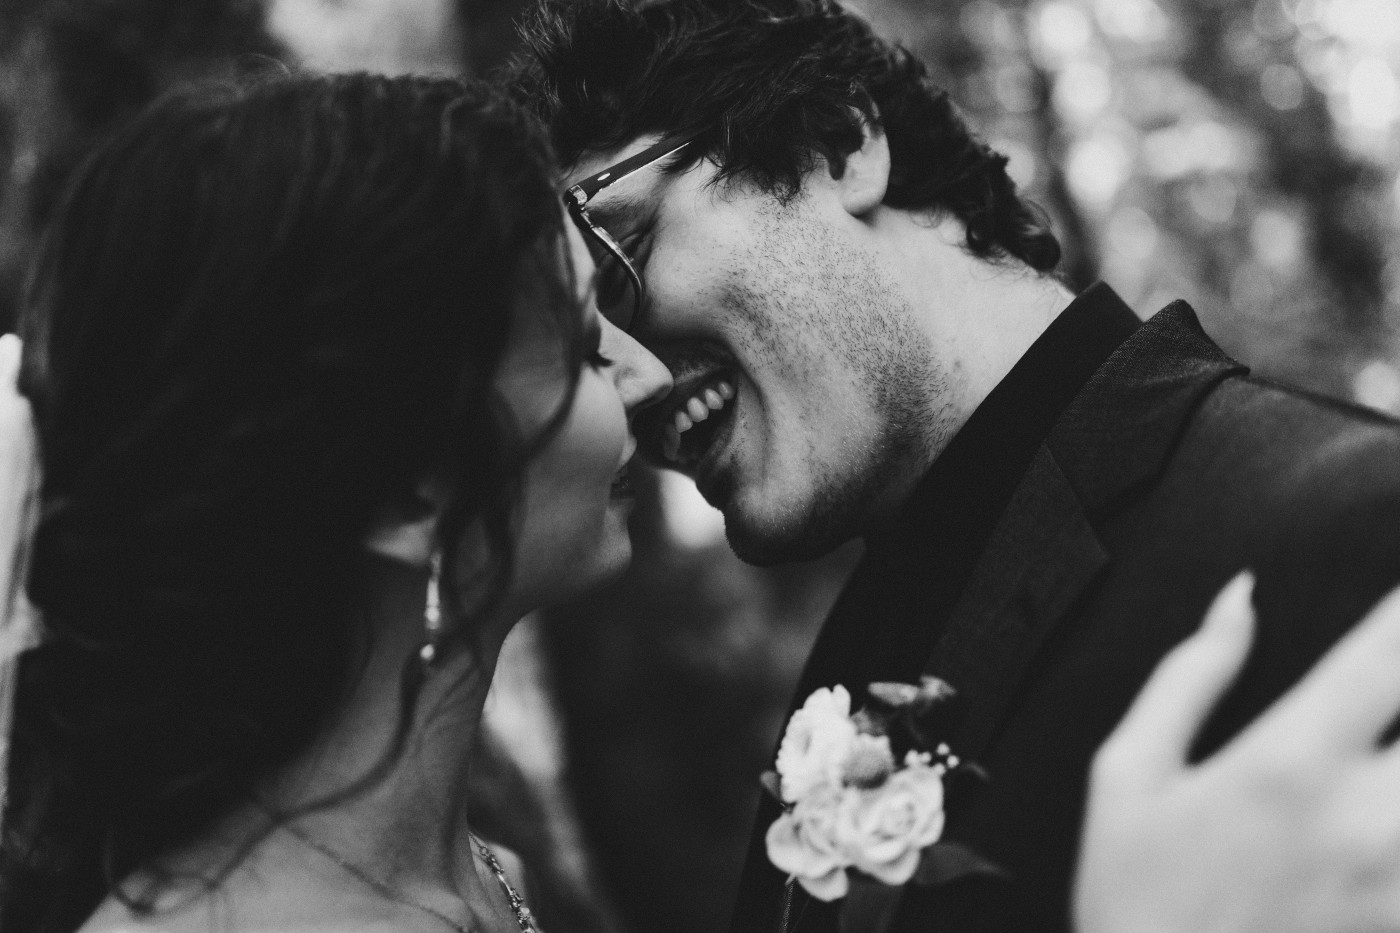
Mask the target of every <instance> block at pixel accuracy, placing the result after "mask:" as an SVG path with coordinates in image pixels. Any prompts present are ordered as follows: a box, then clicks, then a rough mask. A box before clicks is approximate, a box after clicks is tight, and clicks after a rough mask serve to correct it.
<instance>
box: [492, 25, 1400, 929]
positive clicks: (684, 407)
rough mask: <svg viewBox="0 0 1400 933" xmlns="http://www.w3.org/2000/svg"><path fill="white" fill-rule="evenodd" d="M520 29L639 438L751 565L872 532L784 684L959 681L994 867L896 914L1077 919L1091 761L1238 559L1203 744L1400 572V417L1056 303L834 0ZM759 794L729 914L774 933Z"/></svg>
mask: <svg viewBox="0 0 1400 933" xmlns="http://www.w3.org/2000/svg"><path fill="white" fill-rule="evenodd" d="M530 39H531V42H532V47H533V61H532V63H528V64H527V65H526V66H525V68H524V69H523V70H522V71H521V72H520V74H519V75H518V77H519V79H520V83H519V86H520V88H521V92H522V93H523V94H525V95H528V96H529V97H530V98H531V99H532V100H534V101H535V102H536V105H537V106H538V107H539V109H540V110H541V112H542V114H543V116H544V117H545V119H546V120H547V121H548V123H549V125H550V128H551V131H552V134H553V137H554V141H555V144H556V146H557V147H558V150H559V154H560V156H561V158H562V160H563V162H564V163H565V165H566V166H568V171H567V175H568V183H569V184H570V186H571V187H570V190H569V197H568V200H569V203H570V210H571V213H572V214H573V216H574V219H575V221H576V222H577V223H578V224H579V226H580V227H581V228H582V229H583V230H584V231H585V232H586V234H587V235H588V236H589V237H590V239H591V242H592V243H593V246H594V248H595V250H596V256H597V257H598V259H599V260H600V274H599V283H598V298H599V302H600V306H601V307H602V308H603V309H604V312H605V313H608V314H609V315H611V316H613V317H614V318H615V319H617V320H618V321H619V322H621V323H623V324H625V325H626V326H627V327H629V328H630V329H631V331H632V332H633V334H635V335H636V336H637V337H638V338H639V339H640V340H642V342H643V343H645V344H646V345H647V346H648V347H649V348H651V349H652V350H654V351H655V352H656V353H657V354H658V355H659V356H660V357H661V358H662V359H663V360H664V361H665V362H666V363H667V365H668V366H669V367H670V368H671V370H672V372H673V374H674V376H675V380H676V389H675V391H674V393H673V394H672V396H671V397H670V398H669V399H668V400H667V401H666V402H665V403H663V404H662V405H659V406H657V407H656V408H655V409H654V410H653V411H652V412H651V413H650V414H649V416H648V417H646V418H645V419H644V420H643V422H642V423H641V424H640V426H639V432H640V435H641V437H640V439H641V442H642V445H643V449H644V450H646V451H647V452H648V453H649V454H650V456H651V457H652V458H653V459H655V460H656V461H657V462H660V463H662V464H664V465H667V466H670V467H672V468H675V469H680V470H682V471H684V472H686V473H688V474H689V475H691V476H693V477H694V478H695V480H696V482H697V484H698V485H699V488H700V490H701V491H702V492H703V493H704V494H705V496H706V497H707V498H708V499H709V501H710V502H711V503H713V504H714V505H716V506H717V507H719V508H720V509H721V510H722V511H723V512H724V516H725V523H726V530H727V534H728V536H729V540H730V542H731V544H732V545H733V547H734V549H735V550H736V551H737V552H738V553H739V554H740V556H742V557H744V558H746V559H748V560H750V561H753V562H756V563H775V562H780V561H786V560H797V559H802V558H807V557H811V556H814V555H818V554H822V553H824V552H826V551H828V550H829V549H831V548H832V547H834V546H836V545H837V544H839V543H841V542H843V541H845V540H848V539H850V538H852V537H855V536H860V537H863V538H864V540H865V543H866V553H865V557H864V558H863V560H862V562H861V564H860V565H859V566H858V567H857V569H856V571H855V573H854V575H853V576H852V578H851V580H850V581H849V583H848V585H847V587H846V589H845V591H844V593H843V594H842V597H841V599H840V600H839V601H838V603H837V605H836V607H835V608H834V609H833V611H832V615H831V617H830V618H829V619H828V621H827V623H826V625H825V627H824V629H823V631H822V634H821V636H820V638H819V639H818V642H817V645H816V647H815V649H814V651H813V654H812V657H811V659H810V661H809V663H808V666H807V669H806V671H805V673H804V675H803V679H802V682H801V684H800V685H799V689H798V691H797V695H798V697H799V698H800V697H805V696H806V694H807V693H808V692H810V691H811V690H812V689H814V688H815V687H818V686H829V685H831V684H835V683H842V684H845V685H846V686H848V687H849V688H851V689H852V691H853V693H856V694H857V696H859V691H860V690H861V688H863V687H864V685H865V684H867V683H869V682H871V681H875V680H906V681H908V680H915V679H917V677H918V676H919V675H920V674H925V673H926V674H933V675H936V676H938V677H941V678H943V679H944V680H946V681H948V682H949V683H950V684H952V686H953V687H954V688H956V689H957V690H958V691H959V693H960V696H961V703H962V716H961V719H960V720H959V722H958V723H957V726H956V729H955V732H954V741H953V743H952V744H953V748H954V751H955V752H957V753H958V754H959V755H961V756H962V757H964V758H971V759H975V760H977V761H979V762H980V763H981V764H983V765H984V766H985V768H986V769H987V771H988V772H989V773H990V774H991V776H992V779H991V782H990V784H989V785H988V786H987V787H986V788H985V789H984V791H983V792H981V793H980V795H978V796H977V797H975V798H973V799H972V800H970V801H968V802H967V803H966V805H965V806H962V807H960V808H958V809H956V810H955V811H954V812H952V813H951V814H950V818H949V823H948V826H947V830H946V837H947V838H951V839H955V840H958V841H960V842H963V843H965V844H967V845H969V846H971V847H972V848H974V849H976V850H977V851H978V852H980V853H981V854H982V855H984V856H985V857H987V858H988V859H990V860H992V861H993V862H996V863H997V864H999V865H1001V866H1003V867H1004V868H1006V869H1007V870H1008V871H1009V872H1010V873H1011V876H1012V878H1013V881H1012V882H1011V883H1010V884H1009V885H1007V886H1005V887H998V888H996V889H995V890H988V889H986V888H985V887H982V886H979V885H980V883H979V884H973V883H962V884H958V885H954V886H951V887H949V888H946V889H942V890H937V891H929V890H927V889H909V890H907V891H906V893H905V896H904V899H903V903H902V905H901V909H900V913H899V915H898V917H897V918H896V921H895V926H894V929H896V930H933V929H938V930H962V929H979V930H981V929H1007V930H1036V931H1042V930H1051V931H1053V930H1064V929H1066V928H1067V925H1068V922H1069V920H1068V918H1069V889H1070V875H1071V872H1072V870H1073V864H1074V852H1075V847H1076V843H1077V839H1078V833H1079V825H1080V821H1081V818H1082V813H1083V804H1084V794H1085V784H1086V776H1087V772H1088V768H1089V762H1090V759H1091V757H1092V755H1093V751H1094V749H1095V748H1096V747H1097V746H1098V745H1099V743H1100V742H1102V741H1103V739H1104V738H1105V736H1107V735H1108V733H1109V732H1110V730H1111V728H1112V726H1113V724H1114V723H1115V722H1116V721H1117V720H1118V718H1119V717H1120V716H1121V715H1122V714H1123V712H1124V710H1125V709H1126V708H1127V706H1128V703H1129V701H1130V700H1131V698H1132V697H1133V695H1134V693H1135V692H1136V691H1137V689H1138V688H1139V687H1140V686H1141V684H1142V683H1143V681H1144V680H1145V679H1146V677H1147V675H1148V673H1149V672H1150V671H1151V670H1152V668H1153V666H1154V664H1155V663H1156V662H1157V661H1158V660H1159V659H1160V658H1161V657H1162V655H1163V654H1164V653H1165V652H1166V651H1167V650H1168V649H1169V648H1170V647H1171V646H1172V645H1173V644H1174V643H1176V642H1178V641H1180V640H1181V639H1182V638H1183V637H1184V636H1185V635H1187V633H1189V632H1190V631H1191V630H1192V629H1193V628H1194V627H1195V625H1196V623H1197V621H1198V620H1199V619H1200V617H1201V615H1202V612H1203V610H1204V609H1205V607H1206V605H1207V603H1208V602H1209V599H1210V597H1211V596H1212V595H1213V594H1214V593H1215V591H1216V590H1217V589H1219V587H1220V586H1221V584H1222V583H1224V582H1225V581H1226V580H1227V579H1229V578H1230V577H1231V576H1232V575H1233V574H1234V573H1235V572H1236V571H1238V570H1239V569H1241V568H1242V567H1251V568H1254V569H1255V570H1256V572H1257V574H1258V581H1259V582H1258V587H1257V590H1256V604H1257V605H1258V607H1259V610H1260V635H1259V639H1258V644H1257V646H1256V649H1255V654H1254V656H1253V658H1252V661H1251V663H1250V665H1249V667H1248V668H1247V670H1246V673H1245V675H1244V677H1243V678H1242V680H1241V682H1240V684H1239V685H1238V686H1237V687H1236V688H1235V689H1233V690H1232V691H1231V692H1230V694H1229V695H1228V696H1227V698H1226V700H1225V701H1224V703H1223V705H1222V707H1221V708H1220V709H1219V710H1218V711H1217V714H1216V715H1215V716H1214V717H1213V719H1212V720H1211V722H1210V724H1209V725H1208V726H1207V728H1206V730H1205V732H1204V734H1203V736H1202V738H1201V740H1200V742H1198V743H1197V746H1196V750H1195V751H1196V753H1197V754H1205V753H1208V752H1210V751H1212V750H1214V749H1216V748H1218V747H1219V746H1220V745H1221V743H1222V742H1223V741H1224V740H1225V739H1226V738H1227V737H1229V736H1230V735H1232V734H1234V733H1235V732H1236V731H1238V729H1239V728H1240V726H1241V725H1243V724H1244V723H1245V722H1247V721H1248V720H1249V719H1250V718H1252V717H1253V716H1254V715H1255V714H1257V713H1258V712H1259V711H1260V710H1261V709H1263V708H1264V707H1265V706H1266V705H1267V704H1268V702H1269V701H1270V700H1272V699H1273V698H1275V697H1277V696H1278V695H1279V694H1280V693H1281V692H1282V691H1283V690H1284V689H1285V688H1286V687H1287V686H1288V685H1289V684H1290V683H1291V682H1293V681H1294V680H1296V679H1297V677H1298V676H1299V675H1300V674H1301V673H1302V672H1303V671H1304V670H1305V669H1306V668H1307V667H1308V666H1309V664H1310V663H1311V662H1312V661H1313V660H1315V659H1316V658H1317V657H1318V656H1319V655H1320V654H1321V653H1322V651H1323V650H1324V649H1325V648H1326V647H1327V645H1329V644H1330V643H1331V642H1332V641H1333V640H1335V639H1336V638H1337V637H1338V636H1339V635H1340V634H1341V633H1342V632H1343V631H1344V630H1345V629H1346V628H1347V627H1348V626H1349V625H1351V624H1352V623H1353V622H1354V621H1355V620H1356V619H1357V618H1358V617H1359V616H1360V615H1361V613H1362V611H1363V610H1364V609H1365V608H1366V607H1367V606H1369V605H1370V604H1371V603H1372V602H1374V601H1375V600H1376V599H1377V598H1378V597H1379V596H1380V595H1381V594H1382V593H1383V592H1385V591H1386V590H1387V589H1388V588H1389V586H1390V585H1391V584H1393V583H1394V581H1396V580H1397V579H1400V468H1397V464H1400V426H1397V425H1396V424H1395V423H1394V422H1392V421H1390V420H1387V419H1384V418H1382V417H1380V416H1377V415H1373V414H1367V413H1364V412H1362V411H1360V410H1356V409H1353V408H1349V407H1347V406H1344V405H1341V404H1339V403H1335V402H1331V401H1326V400H1320V399H1315V398H1311V397H1307V396H1304V395H1302V394H1300V393H1296V392H1292V391H1289V390H1285V389H1280V388H1277V387H1274V386H1270V385H1267V384H1265V383H1262V382H1260V381H1257V380H1255V379H1252V378H1250V377H1249V375H1248V371H1247V369H1246V368H1245V367H1244V366H1242V365H1240V364H1239V363H1236V362H1235V361H1233V360H1231V359H1229V358H1228V357H1226V356H1225V355H1224V354H1223V353H1222V352H1221V351H1220V350H1219V348H1217V347H1216V346H1215V345H1214V344H1213V343H1212V342H1211V341H1210V339H1209V338H1208V337H1207V336H1206V335H1205V333H1204V332H1203V331H1202V330H1201V328H1200V326H1199V324H1198V323H1197V320H1196V317H1195V315H1194V313H1193V312H1192V310H1191V309H1190V308H1189V307H1187V306H1186V305H1185V304H1184V303H1181V302H1177V303H1174V304H1173V305H1171V306H1169V307H1168V308H1167V309H1165V310H1164V311H1162V312H1161V313H1160V314H1158V315H1157V316H1155V317H1154V318H1152V319H1151V320H1150V321H1149V322H1148V323H1146V324H1140V322H1139V320H1138V319H1137V317H1136V316H1135V315H1134V314H1133V313H1132V311H1130V310H1129V309H1128V308H1127V307H1126V306H1125V305H1124V304H1123V303H1122V302H1121V301H1120V300H1119V299H1118V298H1117V296H1116V295H1114V294H1113V292H1112V291H1111V290H1110V289H1109V288H1108V287H1107V286H1104V285H1097V286H1094V287H1093V288H1090V289H1089V290H1088V291H1086V292H1085V293H1083V294H1082V295H1079V296H1077V297H1076V296H1074V295H1072V294H1071V293H1069V292H1068V291H1067V290H1066V289H1065V288H1064V287H1063V286H1062V285H1061V284H1060V283H1059V282H1058V281H1057V280H1056V279H1055V278H1054V277H1053V276H1052V275H1051V274H1050V272H1051V270H1052V269H1053V268H1054V265H1055V263H1056V262H1057V260H1058V257H1059V249H1058V246H1057V244H1056V242H1055V240H1054V237H1053V235H1052V234H1051V233H1050V232H1049V231H1048V230H1047V229H1046V228H1045V226H1044V224H1043V223H1042V222H1041V220H1040V218H1039V215H1038V214H1037V213H1036V211H1035V210H1034V209H1033V208H1032V207H1031V206H1029V205H1027V204H1026V203H1024V202H1023V201H1021V200H1020V199H1019V197H1018V195H1017V193H1016V191H1015V187H1014V185H1013V184H1012V183H1011V181H1010V180H1009V179H1008V178H1007V176H1006V173H1005V159H1004V158H1002V157H1001V156H999V155H997V154H996V153H994V152H992V151H991V150H989V149H988V148H987V147H985V146H984V145H982V144H981V143H980V142H979V141H977V140H976V139H975V138H974V137H973V136H972V135H971V134H970V133H969V131H968V129H967V127H966V126H965V125H964V123H963V121H962V119H961V118H960V117H959V115H958V114H957V112H956V110H955V109H954V108H953V106H952V105H951V104H950V103H949V101H948V100H947V98H946V96H945V95H943V94H942V92H940V91H938V90H937V89H935V88H933V87H932V86H930V85H929V84H928V83H927V81H926V80H925V78H924V72H923V69H922V67H921V66H920V65H919V64H918V63H917V62H915V61H913V60H912V59H911V58H910V57H909V56H908V55H907V54H905V53H904V52H902V51H901V50H899V49H897V48H895V47H892V46H889V45H888V44H886V43H884V42H882V41H881V40H879V39H878V38H876V37H874V36H873V35H872V34H871V33H870V31H869V29H868V27H867V26H866V25H865V24H864V23H863V22H862V21H860V20H859V19H857V18H855V17H853V16H851V15H849V14H847V13H845V12H844V11H842V10H840V9H839V8H838V7H836V6H835V5H834V4H832V3H829V2H823V0H752V2H745V3H738V2H725V0H675V2H663V3H657V4H652V5H649V6H647V7H645V8H644V9H643V10H641V11H633V10H630V9H628V8H626V7H624V6H622V5H620V4H617V3H613V2H608V0H581V2H578V3H576V4H573V5H570V6H567V7H562V8H560V9H559V10H558V11H557V12H556V13H554V14H548V15H542V16H540V17H538V18H537V19H536V20H535V22H534V23H533V24H532V26H531V27H530ZM776 815H777V810H776V806H775V805H771V804H768V803H765V804H764V806H763V807H761V809H760V813H759V816H758V821H757V825H756V827H755V834H754V841H753V845H752V847H751V851H750V854H749V859H748V864H747V866H746V869H745V873H744V878H743V881H742V884H741V890H740V894H739V900H738V904H737V907H736V913H735V920H734V926H733V929H734V930H735V931H747V930H754V931H770V930H776V929H779V925H780V923H781V922H782V915H783V914H784V913H785V896H786V895H785V885H784V882H785V878H784V877H783V875H782V874H781V873H779V872H778V871H777V870H776V869H774V868H772V867H771V866H770V865H769V864H768V862H767V859H766V857H765V853H764V846H763V834H764V830H765V829H766V828H767V826H768V825H769V824H770V823H771V822H772V820H773V819H774V818H775V817H776ZM789 906H790V909H787V910H786V913H787V916H788V922H787V928H788V929H789V930H795V931H808V930H812V931H817V930H834V929H835V911H834V908H832V907H831V906H830V905H825V904H821V903H819V902H816V901H813V900H811V899H809V898H806V897H805V896H804V895H803V894H802V892H801V891H797V892H796V894H795V895H794V896H793V898H792V902H791V904H790V905H789Z"/></svg>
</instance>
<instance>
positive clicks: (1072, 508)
mask: <svg viewBox="0 0 1400 933" xmlns="http://www.w3.org/2000/svg"><path fill="white" fill-rule="evenodd" d="M1107 561H1108V555H1107V554H1106V553H1105V551H1104V549H1103V547H1102V545H1101V544H1100V543H1099V539H1098V536H1097V535H1096V534H1095V533H1094V530H1093V527H1092V526H1091V525H1090V524H1089V521H1088V519H1087V518H1086V517H1085V516H1084V512H1083V509H1082V508H1081V506H1080V502H1079V499H1078V497H1077V496H1076V495H1075V493H1074V490H1073V489H1072V488H1071V487H1070V485H1069V482H1068V480H1066V479H1065V476H1064V474H1063V473H1062V472H1061V471H1060V468H1059V466H1058V464H1056V463H1055V460H1054V457H1053V456H1052V455H1051V454H1050V452H1049V451H1048V450H1047V449H1046V448H1044V447H1042V448H1041V449H1040V452H1039V453H1038V454H1037V455H1036V457H1035V460H1034V461H1032V463H1031V467H1030V469H1029V470H1028V471H1027V473H1026V478H1025V479H1024V480H1023V482H1022V483H1021V485H1020V486H1019V487H1018V488H1017V490H1016V493H1015V495H1014V496H1013V497H1012V500H1011V503H1010V505H1009V506H1008V508H1007V510H1006V513H1005V515H1004V516H1003V518H1002V521H1001V523H1000V524H999V525H998V526H997V529H996V531H995V532H994V533H993V535H992V539H991V541H990V542H989V543H988V546H987V549H986V551H985V552H984V553H983V556H982V559H981V561H980V562H979V563H978V566H977V570H976V572H975V573H974V575H973V578H972V580H971V581H970V582H969V584H968V587H967V589H966V590H965V591H964V593H963V596H962V598H961V599H960V600H959V601H958V604H957V606H956V607H955V608H954V610H953V614H952V616H951V617H950V618H949V620H948V627H947V630H946V631H945V633H944V635H943V638H942V639H940V641H939V643H938V646H937V647H936V648H935V650H934V654H933V657H932V658H931V659H930V661H929V664H928V666H927V668H926V670H927V672H928V673H930V674H933V675H935V676H937V677H941V678H943V679H944V680H946V681H947V682H948V683H950V684H952V686H953V687H954V688H955V689H956V690H957V691H958V692H959V693H960V694H961V695H962V696H963V698H964V715H963V717H962V719H961V720H960V722H959V724H958V727H957V731H956V733H955V735H954V736H953V739H954V743H953V744H954V749H955V750H956V751H957V752H958V753H959V754H961V755H963V756H965V757H974V758H975V757H976V756H977V755H979V754H980V753H981V751H982V749H983V748H984V747H985V745H986V743H987V741H988V740H989V739H990V737H991V734H992V732H993V730H994V729H995V727H996V725H997V723H999V722H1000V721H1001V719H1002V717H1003V715H1004V714H1005V712H1006V708H1007V706H1008V704H1009V703H1010V701H1011V698H1012V696H1013V695H1014V693H1015V689H1016V686H1017V685H1018V684H1019V683H1020V681H1021V678H1022V677H1023V676H1024V674H1025V671H1026V669H1027V667H1028V665H1029V664H1030V662H1031V659H1032V658H1033V657H1034V656H1035V653H1036V650H1037V649H1038V648H1039V647H1040V645H1041V643H1042V642H1043V641H1044V639H1045V636H1046V635H1047V634H1049V632H1050V631H1051V629H1052V628H1053V627H1054V622H1055V621H1056V620H1057V619H1059V618H1060V617H1061V615H1063V613H1064V612H1065V610H1066V609H1068V608H1069V606H1070V605H1071V604H1072V603H1073V602H1074V600H1075V599H1076V598H1077V597H1078V596H1079V594H1080V593H1082V592H1083V591H1084V590H1085V588H1086V587H1088V586H1089V585H1090V584H1091V583H1092V582H1093V580H1094V577H1095V576H1097V574H1098V572H1099V571H1100V569H1102V568H1103V567H1104V565H1105V564H1106V563H1107Z"/></svg>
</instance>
